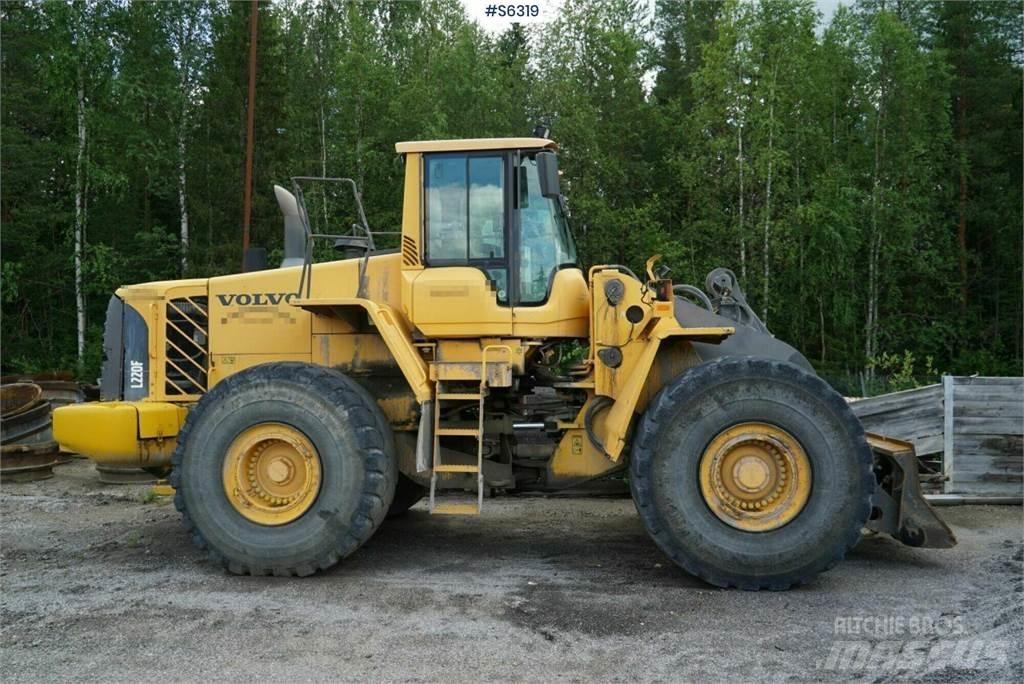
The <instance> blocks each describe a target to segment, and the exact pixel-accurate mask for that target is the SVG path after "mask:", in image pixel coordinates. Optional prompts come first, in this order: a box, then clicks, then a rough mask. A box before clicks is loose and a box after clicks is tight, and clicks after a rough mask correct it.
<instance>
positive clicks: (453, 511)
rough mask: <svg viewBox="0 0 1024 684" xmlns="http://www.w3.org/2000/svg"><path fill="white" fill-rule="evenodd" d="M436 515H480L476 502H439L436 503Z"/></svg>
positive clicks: (434, 511) (434, 512)
mask: <svg viewBox="0 0 1024 684" xmlns="http://www.w3.org/2000/svg"><path fill="white" fill-rule="evenodd" d="M431 513H433V514H434V515H480V509H479V508H478V507H477V505H476V504H475V503H439V504H434V510H433V511H431Z"/></svg>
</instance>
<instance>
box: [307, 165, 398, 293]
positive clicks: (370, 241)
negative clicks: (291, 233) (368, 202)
mask: <svg viewBox="0 0 1024 684" xmlns="http://www.w3.org/2000/svg"><path fill="white" fill-rule="evenodd" d="M303 181H321V182H326V183H341V184H347V185H349V186H351V188H352V197H353V199H355V203H356V210H357V212H358V216H359V223H356V224H353V227H354V228H360V229H362V231H363V232H364V233H365V234H366V240H367V250H366V254H364V255H363V257H362V261H361V263H360V264H359V287H358V290H357V293H356V296H357V297H360V298H362V297H365V296H366V269H367V266H368V264H369V259H370V253H371V252H373V251H376V249H377V245H376V242H375V241H374V236H375V235H399V234H401V231H374V230H371V229H370V224H369V222H368V221H367V220H366V212H365V211H364V209H363V196H362V194H361V193H360V192H359V186H358V185H356V182H355V181H354V180H352V179H351V178H341V177H331V176H292V188H293V189H294V191H295V192H294V194H295V204H296V206H297V208H298V210H299V220H300V221H301V223H302V227H303V229H305V231H306V245H305V249H304V251H303V258H302V270H301V271H300V273H299V289H298V292H297V295H298V296H299V297H303V296H305V297H306V298H308V297H310V294H311V292H312V288H313V245H314V243H315V242H316V240H327V239H334V240H337V239H338V238H342V237H349V236H351V233H345V234H335V233H314V232H313V228H312V226H311V225H310V221H309V211H308V210H307V209H306V199H305V196H304V195H303V192H302V186H301V182H303ZM325 218H326V217H325Z"/></svg>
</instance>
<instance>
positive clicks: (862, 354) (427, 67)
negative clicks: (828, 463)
mask: <svg viewBox="0 0 1024 684" xmlns="http://www.w3.org/2000/svg"><path fill="white" fill-rule="evenodd" d="M249 12H250V3H245V2H225V1H223V0H204V1H197V2H161V3H145V2H124V1H123V0H100V1H91V2H56V1H54V2H37V1H32V0H25V1H22V2H7V3H3V4H2V5H0V20H2V24H3V41H0V67H2V78H0V108H2V112H0V114H2V116H0V125H2V130H0V143H2V146H3V154H2V155H0V163H2V168H0V171H2V174H3V180H4V182H3V184H2V186H0V205H2V206H0V219H2V228H3V230H2V250H3V263H2V268H0V275H2V280H0V287H2V293H0V295H2V296H0V299H2V303H3V339H2V343H3V351H4V355H3V368H4V369H5V370H8V369H16V370H20V371H26V370H48V369H55V368H60V367H64V368H69V367H78V366H77V363H78V359H76V358H75V356H76V353H75V346H76V345H75V313H76V311H75V297H74V278H73V272H74V271H73V262H72V250H73V232H74V231H73V228H74V220H75V190H76V173H75V170H76V154H77V150H78V143H79V138H78V130H77V122H76V118H75V113H76V95H77V87H78V85H79V84H81V85H83V86H84V89H85V94H86V99H87V108H86V109H87V116H86V119H87V121H86V123H87V128H88V137H87V144H86V146H85V150H86V155H85V156H86V158H85V160H84V168H85V186H86V193H85V200H86V201H85V207H86V219H87V227H86V249H85V254H84V262H83V271H84V275H85V285H86V287H85V294H86V303H87V311H86V315H87V320H88V326H87V343H88V344H87V348H86V354H85V357H86V358H84V359H82V364H81V367H80V370H81V372H82V374H83V376H84V377H87V378H91V377H95V375H96V372H97V370H98V367H99V362H100V345H101V337H102V330H101V328H102V319H103V313H104V310H105V306H106V301H107V298H108V297H109V294H110V292H111V291H112V290H113V289H115V288H116V287H117V286H118V285H121V284H124V283H133V282H144V281H148V280H158V279H168V278H178V277H182V276H187V277H205V276H212V275H218V274H223V273H230V272H233V271H235V270H237V268H238V265H239V264H240V262H241V251H240V242H241V240H240V233H241V212H242V207H241V196H242V173H243V167H242V162H243V155H244V147H245V116H246V106H247V102H246V97H247V59H248V47H249V45H248V43H249ZM1021 29H1022V5H1021V4H1020V3H993V2H948V3H905V2H900V3H891V2H885V1H883V0H859V1H858V2H855V3H854V5H853V7H852V8H840V9H839V10H838V11H837V12H836V13H835V16H834V17H832V19H831V20H830V21H829V23H828V24H827V25H822V23H821V19H820V17H819V16H818V14H817V12H816V9H815V4H814V3H813V2H812V1H811V0H771V1H766V2H760V3H750V2H743V1H741V0H728V1H726V2H705V1H703V0H672V1H669V0H659V1H658V2H657V3H655V6H654V13H653V16H652V15H651V14H650V12H649V3H647V2H639V1H638V0H591V1H584V0H566V2H564V3H562V4H561V6H560V9H559V12H558V16H557V17H556V18H555V19H554V20H553V21H552V22H550V23H548V24H546V25H543V26H525V27H524V26H518V25H514V26H512V27H510V28H509V29H508V30H507V31H505V32H503V33H501V34H498V35H492V34H488V33H486V32H484V31H483V30H482V29H481V28H480V27H479V26H477V25H475V24H474V23H472V22H470V21H468V20H467V18H466V16H465V12H464V10H463V7H462V4H461V3H460V2H458V1H457V0H424V1H423V2H385V1H383V0H374V1H367V2H351V1H346V0H322V1H320V2H299V3H293V2H284V1H280V0H279V1H274V2H263V3H260V5H259V41H258V44H257V63H258V78H257V93H256V102H255V120H256V133H255V181H254V189H255V191H254V203H253V218H252V237H253V241H254V242H255V243H257V244H262V245H265V246H266V247H267V248H268V250H269V252H270V254H271V255H272V257H271V258H272V259H275V258H277V257H278V256H279V255H280V252H281V244H282V239H281V219H280V216H279V212H278V208H277V205H276V202H275V200H274V196H273V192H272V185H273V183H281V184H284V185H286V186H287V185H290V182H289V178H290V176H294V175H321V174H323V175H328V176H351V177H353V178H355V179H356V180H357V182H358V183H359V185H360V188H361V190H362V192H363V198H364V202H365V204H366V209H367V214H368V218H369V221H370V224H371V225H372V226H374V227H376V228H379V229H382V230H383V229H394V228H396V227H397V226H398V225H399V224H400V221H401V201H402V166H401V161H400V160H399V159H397V158H396V156H395V154H394V147H393V146H394V143H395V142H397V141H401V140H412V139H429V138H451V137H486V136H511V135H525V134H528V132H529V131H530V129H531V128H532V125H533V124H534V123H536V122H537V121H538V120H540V119H545V120H546V121H547V122H548V123H550V124H551V125H552V130H553V136H554V137H555V139H556V140H557V141H558V143H559V146H560V150H561V167H562V170H563V172H564V174H565V178H564V188H565V189H566V192H567V194H568V199H569V203H570V210H571V218H572V223H573V226H574V230H575V232H576V235H577V239H578V242H579V246H580V251H581V254H582V256H583V258H584V260H585V261H586V262H587V263H598V262H616V263H623V264H626V265H628V266H630V267H631V268H633V269H634V270H639V269H641V268H642V266H643V262H644V261H645V259H646V258H647V257H648V256H649V255H650V254H653V253H656V252H659V253H661V254H663V255H664V262H665V263H667V264H668V265H670V266H672V268H673V270H672V277H673V278H674V279H675V280H676V281H678V282H691V283H694V284H698V285H699V284H702V281H703V278H704V275H705V274H706V273H707V271H709V270H710V269H711V268H713V267H715V266H719V265H724V266H728V267H730V268H732V269H733V270H734V271H736V273H737V274H738V275H739V276H740V278H741V282H742V284H743V287H744V289H745V291H746V292H747V294H748V298H749V299H750V301H751V303H752V305H753V306H754V307H755V309H756V310H757V311H758V312H759V313H761V314H764V316H765V317H766V319H767V321H768V323H769V324H770V326H771V328H772V330H773V331H774V332H775V334H777V335H778V336H779V337H781V338H783V339H786V340H789V341H791V342H793V343H795V344H796V345H797V346H798V347H800V348H801V349H802V350H803V351H804V352H805V353H806V354H807V355H808V357H809V358H811V359H812V360H813V361H814V362H815V364H816V365H817V366H818V367H819V370H821V371H822V372H823V373H824V374H825V375H826V376H827V377H829V378H830V379H832V380H833V381H834V382H835V383H836V384H837V385H839V386H840V388H841V389H842V390H843V391H848V393H850V394H860V393H864V392H870V391H876V390H881V389H885V388H889V387H902V386H905V385H909V384H910V383H912V382H921V381H925V380H927V379H930V378H932V376H934V375H935V368H937V369H939V370H941V371H943V372H954V373H974V372H981V373H1000V374H1020V373H1021V372H1022V371H1021V357H1022V331H1021V320H1022V318H1024V311H1022V300H1024V293H1022V289H1021V285H1022V280H1024V279H1022V265H1021V253H1022V243H1021V230H1020V226H1021V222H1022V219H1021V206H1022V196H1021V189H1022V185H1024V179H1022V177H1021V169H1022V168H1024V163H1022V158H1021V150H1022V142H1021V119H1022V101H1024V97H1022V89H1021V84H1022V77H1021V76H1022V74H1021V59H1022V57H1021V55H1022V54H1024V49H1022V38H1021V36H1022V35H1024V31H1022V30H1021ZM182 171H184V174H185V181H184V187H183V188H182V185H181V180H180V179H181V172H182ZM182 195H184V200H185V206H186V209H187V216H188V228H189V241H188V244H187V245H186V244H185V243H184V242H183V241H182V240H181V237H180V233H181V223H182V218H183V216H182V211H181V206H180V201H181V199H182ZM310 199H311V201H314V200H315V199H316V196H314V195H311V196H310ZM321 202H322V205H323V207H327V208H328V212H329V213H332V214H334V213H337V214H338V216H341V214H342V213H348V212H349V210H344V212H337V211H334V207H335V206H341V205H340V204H338V205H335V204H334V203H332V202H329V201H328V200H327V199H326V198H324V197H321ZM335 219H336V220H341V219H340V218H338V217H335ZM345 220H347V219H345ZM183 258H185V259H183ZM897 349H902V350H911V351H904V352H903V353H901V354H896V355H893V354H888V353H886V352H885V351H884V350H897ZM921 359H925V361H924V362H922V361H921ZM929 359H931V360H929ZM922 363H923V365H922ZM933 365H934V368H933Z"/></svg>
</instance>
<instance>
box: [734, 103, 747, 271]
mask: <svg viewBox="0 0 1024 684" xmlns="http://www.w3.org/2000/svg"><path fill="white" fill-rule="evenodd" d="M736 137H737V140H738V141H739V142H738V146H739V164H740V279H742V280H743V282H744V283H746V282H747V237H746V235H747V233H746V227H745V225H744V214H743V120H742V119H740V125H739V127H738V128H737V136H736Z"/></svg>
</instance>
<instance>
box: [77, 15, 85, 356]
mask: <svg viewBox="0 0 1024 684" xmlns="http://www.w3.org/2000/svg"><path fill="white" fill-rule="evenodd" d="M78 40H79V41H81V40H82V36H81V32H80V33H79V36H78ZM77 90H78V98H77V100H78V108H77V118H78V157H77V161H76V163H75V311H76V314H77V316H76V318H77V322H78V329H77V333H78V347H77V351H78V365H79V366H81V365H82V363H83V362H84V360H85V288H84V284H83V282H82V266H83V259H84V254H85V225H86V215H85V193H86V174H87V173H88V169H86V168H85V146H86V135H87V133H88V131H87V128H86V124H85V74H84V68H83V65H82V61H81V57H79V61H78V84H77Z"/></svg>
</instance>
